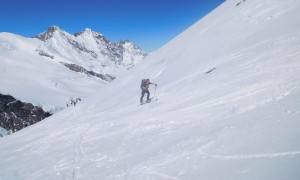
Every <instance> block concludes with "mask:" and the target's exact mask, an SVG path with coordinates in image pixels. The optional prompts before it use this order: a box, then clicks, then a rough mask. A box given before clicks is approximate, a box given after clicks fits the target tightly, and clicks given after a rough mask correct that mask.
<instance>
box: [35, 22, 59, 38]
mask: <svg viewBox="0 0 300 180" xmlns="http://www.w3.org/2000/svg"><path fill="white" fill-rule="evenodd" d="M56 31H61V32H62V31H63V30H62V29H60V28H59V27H58V26H54V25H53V26H50V27H49V28H48V29H47V31H45V32H43V33H41V34H38V35H36V36H34V38H38V39H40V40H42V41H44V42H46V41H47V40H48V39H50V38H51V37H53V34H54V33H55V32H56Z"/></svg>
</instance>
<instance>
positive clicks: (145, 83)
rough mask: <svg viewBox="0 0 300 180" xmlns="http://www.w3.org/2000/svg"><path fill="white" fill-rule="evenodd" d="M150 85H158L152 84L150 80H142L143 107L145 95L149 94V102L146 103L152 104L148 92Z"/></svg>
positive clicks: (141, 100)
mask: <svg viewBox="0 0 300 180" xmlns="http://www.w3.org/2000/svg"><path fill="white" fill-rule="evenodd" d="M150 84H154V85H155V87H157V84H155V83H151V82H150V80H149V79H143V80H142V83H141V89H142V96H141V99H140V103H141V105H142V104H143V99H144V95H145V94H147V101H146V102H150V92H149V90H148V89H149V85H150Z"/></svg>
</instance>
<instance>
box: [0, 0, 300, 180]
mask: <svg viewBox="0 0 300 180" xmlns="http://www.w3.org/2000/svg"><path fill="white" fill-rule="evenodd" d="M239 2H240V1H236V0H227V1H226V2H225V3H224V4H222V5H221V6H220V7H219V8H217V9H216V10H214V11H213V12H212V13H210V14H209V15H208V16H206V17H205V18H203V19H202V20H200V21H199V22H197V23H196V24H195V25H193V26H192V27H190V28H189V29H188V30H186V31H185V32H183V33H182V34H181V35H179V36H178V37H176V38H175V39H174V40H172V41H171V42H169V43H168V44H167V45H165V46H164V47H162V48H161V49H160V50H159V51H157V52H156V53H154V54H153V55H151V57H149V59H147V61H143V62H142V63H141V64H140V65H138V66H136V67H134V68H133V69H132V70H130V71H127V72H125V73H124V74H123V75H122V78H119V79H117V80H115V81H113V82H112V83H111V84H109V85H108V86H106V87H104V88H102V89H101V90H99V91H97V92H95V93H94V94H91V96H90V98H87V99H86V100H85V101H84V102H83V103H81V104H79V105H78V106H76V107H73V108H68V109H66V110H64V111H62V112H60V113H58V114H56V115H54V116H52V117H50V118H48V119H47V120H45V121H43V122H41V123H38V124H36V125H33V126H30V127H28V128H26V129H24V130H22V131H20V132H18V133H16V134H13V135H10V136H7V137H4V138H1V139H0V147H1V149H0V159H1V161H0V179H137V180H140V179H189V180H190V179H207V180H211V179H224V180H228V179H243V180H244V179H251V180H265V179H280V180H283V179H287V180H297V179H299V177H300V169H299V165H300V143H299V139H300V128H299V127H300V101H299V99H300V78H299V77H300V51H299V49H300V33H299V32H300V24H299V17H300V11H299V8H300V2H299V1H297V0H282V1H279V0H265V1H261V0H247V1H245V2H244V1H242V3H240V4H239V5H238V6H236V4H237V3H239ZM213 68H215V69H214V70H213V71H211V72H210V73H207V74H205V73H206V72H208V71H210V70H211V69H213ZM145 77H149V78H150V80H151V81H153V82H155V83H158V85H159V86H158V89H157V91H156V94H157V96H158V98H159V100H158V101H157V102H153V103H150V104H147V105H144V106H138V102H139V95H140V90H139V85H140V80H141V79H142V78H145ZM151 91H152V92H153V89H151Z"/></svg>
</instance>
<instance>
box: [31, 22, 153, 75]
mask: <svg viewBox="0 0 300 180" xmlns="http://www.w3.org/2000/svg"><path fill="white" fill-rule="evenodd" d="M35 37H36V38H38V39H40V40H42V41H44V42H45V44H43V45H42V46H40V47H39V48H38V51H40V52H45V53H47V54H49V55H50V56H61V57H63V58H66V59H68V60H70V61H71V62H73V63H75V64H80V65H82V67H84V68H85V69H88V70H91V71H94V72H97V73H101V74H110V75H111V76H116V74H117V73H119V72H120V71H123V70H124V69H130V68H132V67H133V66H135V65H137V64H138V63H140V62H141V61H142V60H143V59H145V58H146V57H147V54H146V53H145V52H144V51H143V50H141V49H140V48H139V47H137V46H135V45H134V44H133V43H132V42H130V41H129V40H127V41H121V42H119V43H113V42H111V41H109V40H107V39H106V38H105V37H104V36H103V34H100V33H97V32H94V31H92V30H91V29H88V28H87V29H85V30H84V31H82V32H79V33H75V35H71V34H69V33H67V32H65V31H63V30H61V29H60V28H59V27H57V26H52V27H50V28H49V29H48V30H47V31H46V32H44V33H41V34H39V35H37V36H35Z"/></svg>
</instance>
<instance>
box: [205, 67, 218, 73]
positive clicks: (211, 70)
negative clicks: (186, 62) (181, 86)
mask: <svg viewBox="0 0 300 180" xmlns="http://www.w3.org/2000/svg"><path fill="white" fill-rule="evenodd" d="M215 69H216V68H212V69H210V70H209V71H207V72H206V73H205V74H209V73H211V72H213V71H214V70H215Z"/></svg>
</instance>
